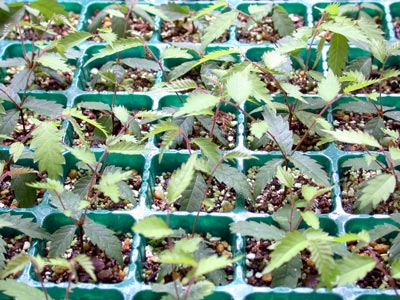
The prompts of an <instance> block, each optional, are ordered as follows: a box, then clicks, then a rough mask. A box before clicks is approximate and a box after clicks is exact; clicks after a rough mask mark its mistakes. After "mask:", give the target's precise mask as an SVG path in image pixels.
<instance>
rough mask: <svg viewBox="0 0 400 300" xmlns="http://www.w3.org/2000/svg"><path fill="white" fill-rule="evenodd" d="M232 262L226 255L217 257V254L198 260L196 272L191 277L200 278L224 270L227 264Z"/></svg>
mask: <svg viewBox="0 0 400 300" xmlns="http://www.w3.org/2000/svg"><path fill="white" fill-rule="evenodd" d="M232 262H233V260H232V259H229V258H228V257H227V256H226V255H222V256H218V255H217V254H214V255H211V256H208V257H206V258H202V259H200V261H199V262H198V264H197V267H196V271H195V272H194V274H193V276H195V277H200V276H202V275H205V274H207V273H210V272H212V271H215V270H218V269H222V268H225V267H226V266H227V265H228V264H231V263H232Z"/></svg>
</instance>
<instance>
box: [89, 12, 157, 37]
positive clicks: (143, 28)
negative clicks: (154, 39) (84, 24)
mask: <svg viewBox="0 0 400 300" xmlns="http://www.w3.org/2000/svg"><path fill="white" fill-rule="evenodd" d="M99 13H100V10H99V9H97V10H95V11H94V13H93V16H91V17H90V19H89V20H88V24H91V23H92V21H93V19H94V18H95V17H96V16H97V15H98V14H99ZM111 19H112V18H111V17H110V15H107V16H106V17H105V18H104V19H103V21H102V24H101V29H106V28H111V26H112V21H111ZM153 30H154V29H153V27H152V26H151V25H150V24H149V23H147V22H146V21H145V20H143V19H142V18H141V17H138V16H136V15H134V14H131V16H130V17H129V19H128V26H127V35H128V36H131V37H141V38H144V39H145V40H146V41H148V40H150V39H151V36H152V35H153ZM88 41H93V42H96V43H102V42H104V40H103V39H102V38H101V37H100V36H99V30H97V31H96V32H94V33H93V37H91V38H90V39H88Z"/></svg>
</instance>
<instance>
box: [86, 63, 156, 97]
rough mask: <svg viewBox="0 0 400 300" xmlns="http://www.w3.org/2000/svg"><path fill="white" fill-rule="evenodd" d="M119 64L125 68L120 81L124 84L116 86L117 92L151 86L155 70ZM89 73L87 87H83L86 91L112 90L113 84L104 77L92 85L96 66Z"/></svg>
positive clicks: (143, 90)
mask: <svg viewBox="0 0 400 300" xmlns="http://www.w3.org/2000/svg"><path fill="white" fill-rule="evenodd" d="M121 66H122V67H123V68H124V69H125V74H124V78H123V79H122V83H123V84H124V86H121V85H120V86H119V87H118V88H117V91H118V92H120V91H127V92H146V91H148V90H149V89H150V88H151V87H153V85H154V83H155V81H156V75H157V72H156V71H149V70H143V69H137V68H130V67H127V66H125V65H121ZM90 73H91V74H90V81H88V82H87V87H86V89H85V90H86V91H96V92H104V91H109V92H113V91H114V84H113V83H111V82H110V81H107V80H106V79H104V78H99V79H98V80H97V81H96V83H95V84H94V85H93V83H92V82H91V81H92V80H93V79H95V77H96V76H97V73H98V70H97V69H96V68H93V69H92V70H91V72H90Z"/></svg>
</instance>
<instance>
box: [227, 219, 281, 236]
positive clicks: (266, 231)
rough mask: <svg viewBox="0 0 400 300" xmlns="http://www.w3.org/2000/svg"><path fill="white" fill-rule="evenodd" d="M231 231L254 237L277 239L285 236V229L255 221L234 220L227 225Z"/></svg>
mask: <svg viewBox="0 0 400 300" xmlns="http://www.w3.org/2000/svg"><path fill="white" fill-rule="evenodd" d="M229 227H230V230H231V232H233V233H240V234H241V235H244V236H252V237H254V238H256V239H265V240H278V239H280V238H283V237H284V236H285V231H283V230H281V229H279V228H278V227H276V226H274V225H269V224H266V223H263V222H255V221H236V222H234V223H231V224H230V225H229Z"/></svg>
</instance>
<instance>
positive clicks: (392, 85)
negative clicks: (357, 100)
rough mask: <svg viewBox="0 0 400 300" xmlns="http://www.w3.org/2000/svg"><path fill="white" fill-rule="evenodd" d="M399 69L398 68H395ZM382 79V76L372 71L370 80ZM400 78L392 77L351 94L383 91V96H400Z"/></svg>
mask: <svg viewBox="0 0 400 300" xmlns="http://www.w3.org/2000/svg"><path fill="white" fill-rule="evenodd" d="M395 68H397V66H395ZM380 77H381V74H380V73H379V72H377V71H372V72H371V74H370V76H369V78H368V79H370V80H372V79H378V78H380ZM399 82H400V76H397V77H391V78H389V79H386V80H384V81H382V82H381V83H380V84H379V83H375V84H372V85H370V86H367V87H365V88H363V89H360V90H356V91H353V92H351V93H352V94H360V93H364V94H369V93H373V92H378V93H379V91H381V93H382V94H399V93H400V84H399Z"/></svg>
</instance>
